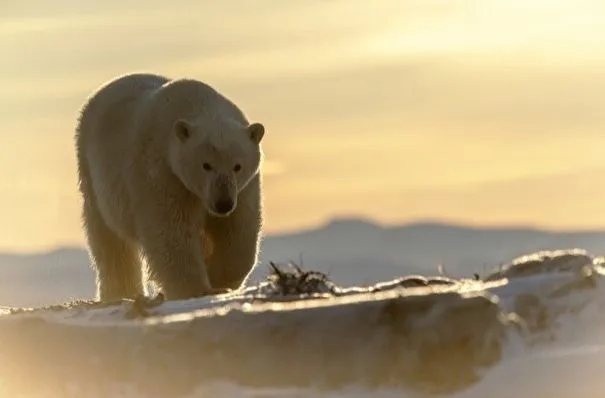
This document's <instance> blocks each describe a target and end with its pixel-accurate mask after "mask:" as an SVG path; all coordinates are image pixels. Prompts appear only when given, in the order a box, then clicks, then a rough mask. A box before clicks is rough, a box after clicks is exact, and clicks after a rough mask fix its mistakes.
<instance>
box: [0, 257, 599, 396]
mask: <svg viewBox="0 0 605 398" xmlns="http://www.w3.org/2000/svg"><path fill="white" fill-rule="evenodd" d="M603 264H605V260H604V259H603V258H600V257H593V256H591V255H589V254H588V253H586V252H584V251H581V250H571V251H558V252H540V253H535V254H533V255H531V256H526V257H523V258H520V259H516V260H514V261H512V262H511V263H510V264H509V265H508V266H505V267H503V268H502V269H501V270H499V271H497V272H494V273H493V274H492V275H489V276H488V277H486V278H483V279H482V280H474V279H464V280H454V279H448V278H445V277H434V278H422V277H406V278H402V279H399V280H394V281H388V282H385V283H382V284H378V285H375V286H373V287H370V288H355V287H353V288H342V287H339V286H337V285H336V284H335V283H333V282H331V281H329V280H328V279H327V278H325V277H324V276H323V275H321V274H318V273H313V272H304V271H301V270H292V271H287V270H286V269H285V268H281V269H280V268H277V269H276V273H275V274H273V275H272V276H270V278H269V279H268V280H267V281H265V282H263V283H260V284H258V285H256V286H252V287H249V288H247V289H245V290H243V291H241V292H238V293H234V294H229V295H222V296H216V297H212V298H210V297H206V298H200V299H193V300H187V301H178V302H177V301H174V302H163V303H162V302H161V301H158V302H152V300H147V301H146V300H138V301H135V302H123V303H116V304H114V305H99V304H95V303H74V304H71V305H66V306H63V307H59V308H45V309H36V310H21V309H12V308H6V309H5V315H3V316H1V317H0V342H1V344H2V349H0V394H1V393H2V392H4V393H5V394H6V395H7V396H41V397H42V396H43V397H59V396H74V397H89V396H90V397H93V396H99V397H106V396H111V397H119V396H124V397H139V396H144V397H150V396H170V397H181V396H182V397H206V396H210V397H215V396H216V397H219V396H220V397H223V396H224V397H259V398H260V397H284V396H287V397H311V396H312V397H358V396H372V397H391V396H393V397H395V396H397V397H402V396H403V397H406V396H409V397H417V396H426V394H440V395H441V396H447V397H456V398H461V397H465V398H466V397H469V398H475V397H477V398H479V397H481V398H487V397H517V396H518V397H542V396H544V397H552V398H559V397H571V396H578V397H585V398H591V397H601V396H602V395H603V394H604V393H605V379H604V378H603V377H601V375H600V373H601V369H603V365H605V350H604V348H605V334H604V333H602V332H603V330H605V328H604V326H605V285H604V281H603V276H604V275H605V271H604V269H603ZM28 394H29V395H28Z"/></svg>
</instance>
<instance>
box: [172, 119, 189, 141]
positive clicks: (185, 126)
mask: <svg viewBox="0 0 605 398" xmlns="http://www.w3.org/2000/svg"><path fill="white" fill-rule="evenodd" d="M174 133H175V134H176V136H177V138H178V139H179V140H181V142H185V141H187V139H188V138H189V137H191V125H190V124H189V123H188V122H187V121H185V120H183V119H181V120H177V121H176V123H174Z"/></svg>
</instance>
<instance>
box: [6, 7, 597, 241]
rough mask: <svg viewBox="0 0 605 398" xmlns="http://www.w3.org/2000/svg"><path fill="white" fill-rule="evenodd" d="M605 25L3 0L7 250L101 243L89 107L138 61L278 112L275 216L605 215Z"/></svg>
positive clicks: (271, 177) (527, 13) (470, 14)
mask: <svg viewBox="0 0 605 398" xmlns="http://www.w3.org/2000/svg"><path fill="white" fill-rule="evenodd" d="M7 3H8V5H7ZM143 3H144V4H145V5H144V6H142V4H143ZM177 3H178V6H175V4H177ZM604 43H605V2H603V1H601V0H574V1H569V0H475V1H472V0H442V1H437V0H376V1H367V0H306V1H283V0H254V1H250V0H223V1H220V2H219V1H210V0H206V1H200V0H185V1H180V2H167V1H164V0H151V1H149V0H148V1H145V2H139V1H133V0H129V1H126V0H108V1H104V2H84V4H82V2H80V1H77V0H57V1H52V2H51V1H43V0H38V1H33V0H21V1H19V2H3V4H2V5H0V57H1V59H2V61H1V62H0V87H2V89H1V90H0V139H1V142H2V145H0V162H1V163H0V191H1V195H0V219H2V220H3V226H2V228H1V229H0V250H18V251H28V250H39V249H44V248H50V247H53V246H56V245H64V244H82V243H83V234H82V231H81V228H80V221H79V204H80V199H79V196H78V194H77V188H76V174H75V160H74V148H73V128H74V125H75V121H76V117H77V115H78V111H79V107H80V106H81V104H82V102H83V101H84V99H85V98H86V96H87V95H88V94H89V93H90V92H91V91H92V90H94V89H95V88H96V87H97V86H99V85H100V84H102V83H103V82H104V81H106V80H108V79H111V78H113V77H115V76H117V75H120V74H124V73H127V72H133V71H152V72H156V73H163V74H167V75H169V76H174V77H181V76H188V77H194V78H198V79H201V80H204V81H206V82H207V83H209V84H211V85H213V86H214V87H215V88H217V89H218V90H220V91H221V92H223V93H224V94H226V95H227V96H228V97H230V98H232V99H233V100H234V101H235V102H236V103H238V104H239V105H240V106H241V107H242V108H243V109H244V111H245V112H246V113H247V115H248V116H249V117H250V119H252V120H254V121H260V122H263V123H264V124H265V126H266V128H267V134H266V135H265V140H264V144H265V154H266V159H267V165H266V166H267V167H266V176H265V204H266V216H267V223H266V232H267V233H275V232H279V231H285V230H293V229H298V228H306V227H310V226H313V225H317V224H318V223H322V222H325V220H327V219H329V218H331V217H335V216H349V215H359V216H364V217H370V218H373V219H375V220H378V221H381V222H385V223H401V222H406V221H411V220H418V219H427V218H430V219H444V220H449V221H457V222H465V223H473V224H484V225H487V224H500V225H502V224H508V225H510V224H524V225H534V226H542V227H546V228H595V227H605V188H603V187H605V184H604V182H605V181H604V179H605V47H604Z"/></svg>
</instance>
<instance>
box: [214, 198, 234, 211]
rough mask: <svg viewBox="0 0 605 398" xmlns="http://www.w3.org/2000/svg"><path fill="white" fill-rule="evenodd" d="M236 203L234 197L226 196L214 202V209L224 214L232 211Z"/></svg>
mask: <svg viewBox="0 0 605 398" xmlns="http://www.w3.org/2000/svg"><path fill="white" fill-rule="evenodd" d="M234 205H235V203H234V202H233V199H230V198H224V199H219V200H217V201H216V202H215V203H214V209H215V210H216V212H217V213H218V214H221V215H223V214H227V213H229V212H231V210H233V206H234Z"/></svg>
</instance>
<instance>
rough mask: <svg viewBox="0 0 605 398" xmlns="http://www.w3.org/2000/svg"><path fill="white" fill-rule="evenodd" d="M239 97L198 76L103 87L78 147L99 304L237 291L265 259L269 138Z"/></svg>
mask: <svg viewBox="0 0 605 398" xmlns="http://www.w3.org/2000/svg"><path fill="white" fill-rule="evenodd" d="M264 134H265V128H264V126H263V124H261V123H250V122H249V121H248V120H247V118H246V116H245V115H244V113H243V112H242V111H241V110H240V109H239V108H238V107H237V106H236V105H235V104H234V103H233V102H231V100H229V99H228V98H226V97H225V96H223V95H221V94H220V93H219V92H218V91H216V90H215V89H213V88H212V87H210V86H209V85H207V84H205V83H203V82H200V81H197V80H194V79H187V78H183V79H170V78H168V77H165V76H161V75H156V74H145V73H133V74H128V75H123V76H120V77H117V78H115V79H113V80H111V81H109V82H107V83H105V84H104V85H103V86H101V87H100V88H98V89H97V90H96V91H95V92H94V93H93V94H92V95H91V96H90V97H89V98H88V99H87V100H86V102H85V104H84V105H83V107H82V109H81V113H80V115H79V118H78V121H77V126H76V132H75V147H76V155H77V172H78V187H79V191H80V194H81V196H82V214H81V215H82V224H83V229H84V231H85V234H86V241H87V244H88V249H89V255H90V258H91V262H92V263H93V266H94V268H95V269H96V274H97V277H96V280H97V298H98V299H99V300H101V301H108V300H118V299H121V298H133V297H136V296H139V295H141V294H145V289H144V286H145V283H144V278H143V275H144V272H143V268H142V263H141V260H142V259H143V258H144V259H145V262H146V263H147V271H148V272H147V273H148V275H149V277H150V278H151V279H152V280H154V281H155V282H157V283H158V284H159V285H160V288H161V290H162V293H163V294H164V296H165V297H166V299H168V300H174V299H187V298H192V297H199V296H203V295H208V294H216V293H220V292H226V291H229V290H232V289H237V288H239V287H241V286H242V284H243V283H244V282H245V280H246V279H247V277H248V275H249V273H250V272H251V270H252V268H253V267H254V265H255V264H256V261H257V257H258V247H259V243H260V234H261V228H262V222H263V208H262V196H261V194H262V192H261V186H262V184H261V174H260V169H261V163H262V159H263V152H262V149H261V145H260V144H261V140H262V139H263V136H264Z"/></svg>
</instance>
